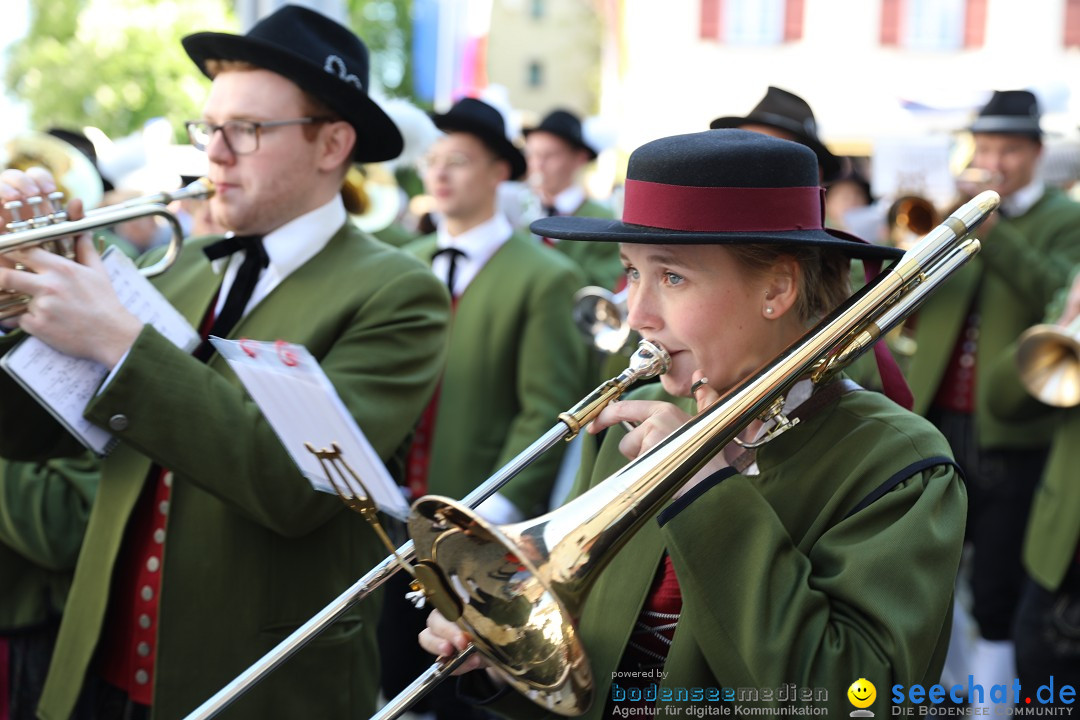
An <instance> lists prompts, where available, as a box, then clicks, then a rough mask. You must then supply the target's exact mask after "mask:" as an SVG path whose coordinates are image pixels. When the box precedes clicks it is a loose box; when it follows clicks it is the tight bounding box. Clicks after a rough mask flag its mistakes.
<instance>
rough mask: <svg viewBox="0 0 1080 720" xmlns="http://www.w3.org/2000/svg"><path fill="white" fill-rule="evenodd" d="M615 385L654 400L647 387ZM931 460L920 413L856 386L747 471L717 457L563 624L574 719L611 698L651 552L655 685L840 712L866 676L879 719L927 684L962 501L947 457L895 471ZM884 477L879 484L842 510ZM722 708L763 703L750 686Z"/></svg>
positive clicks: (512, 697) (596, 712) (587, 474)
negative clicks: (665, 618)
mask: <svg viewBox="0 0 1080 720" xmlns="http://www.w3.org/2000/svg"><path fill="white" fill-rule="evenodd" d="M633 396H634V397H637V398H645V399H663V400H669V401H670V400H671V397H670V396H668V395H666V393H664V392H663V390H662V389H661V388H659V387H658V386H649V387H647V388H643V389H641V390H639V391H636V392H635V393H634V394H633ZM677 402H678V403H679V404H681V405H682V406H683V408H684V409H688V405H689V404H690V403H689V401H687V400H685V399H681V400H678V401H677ZM622 435H623V431H622V429H621V428H620V427H617V426H616V427H613V428H610V429H608V431H607V436H606V437H605V438H604V442H603V445H602V447H601V448H600V449H599V453H598V454H596V453H587V454H586V457H585V459H584V465H583V468H582V475H580V476H579V479H578V486H577V487H576V488H575V493H574V494H578V493H580V492H581V491H582V490H584V489H585V488H587V487H591V486H595V485H596V484H597V483H599V482H601V481H602V480H604V479H605V478H607V477H609V476H610V475H611V474H612V473H613V472H615V471H616V470H617V469H618V468H619V467H621V466H622V465H624V464H625V462H626V460H625V458H623V457H622V455H620V454H619V452H618V448H617V446H618V442H619V440H620V439H621V437H622ZM948 457H950V455H949V447H948V444H947V443H946V442H945V439H944V438H943V437H942V436H941V434H940V433H938V432H937V430H936V429H934V428H933V427H932V426H931V425H930V424H929V423H927V422H926V421H925V420H923V419H921V418H919V417H918V416H916V415H913V414H911V413H908V412H906V411H904V410H902V409H900V408H899V407H898V406H897V405H896V404H895V403H893V402H892V401H890V400H888V399H886V398H885V397H884V396H882V395H879V394H878V393H875V392H870V391H860V392H855V393H850V394H848V395H844V396H842V397H841V398H839V399H838V400H835V401H833V402H832V403H831V404H828V405H826V406H825V407H824V408H823V409H822V410H820V411H819V412H817V413H815V414H813V415H811V416H809V417H807V418H804V419H803V420H802V422H801V423H800V425H799V426H798V427H796V428H793V429H792V430H790V431H788V432H787V433H785V434H783V435H781V436H779V437H778V438H777V439H775V440H774V441H772V442H770V443H769V444H767V445H765V446H764V447H763V448H762V449H760V450H759V451H758V455H757V462H758V465H759V468H760V471H761V472H760V474H759V475H757V476H744V475H739V474H735V473H734V471H733V470H730V469H729V470H726V471H724V472H722V473H717V474H716V475H714V476H713V477H712V478H710V479H708V480H706V481H704V482H703V483H701V484H700V485H699V486H698V487H696V488H694V489H693V490H691V491H690V492H688V493H687V494H686V495H684V496H683V497H681V498H679V499H677V500H675V501H672V502H670V503H669V504H668V505H667V507H666V508H665V509H664V510H662V511H661V512H660V514H659V515H658V516H657V518H656V519H655V520H653V521H650V522H648V523H646V525H645V526H644V528H643V529H642V530H641V531H640V532H638V533H637V534H636V535H635V536H633V538H632V539H631V540H630V541H629V543H628V544H627V545H626V546H625V547H624V548H623V549H622V550H621V551H620V552H619V553H618V554H617V555H616V556H615V557H614V559H613V560H612V562H611V564H610V565H609V566H608V567H607V568H606V569H605V570H604V571H603V572H602V573H601V575H600V577H599V579H598V580H597V583H596V585H595V587H594V588H593V589H592V591H591V592H590V593H589V595H588V599H587V601H586V604H585V608H584V611H583V614H582V617H581V620H580V622H579V623H578V629H579V630H580V633H581V638H582V641H583V643H584V646H585V649H586V652H587V653H588V657H589V662H590V666H591V669H592V673H593V680H594V682H595V696H594V700H593V704H592V707H591V708H590V709H589V711H588V712H587V713H586V714H585V715H584V716H583V717H585V718H589V719H595V718H599V717H600V716H601V714H602V712H603V710H604V705H605V702H606V701H607V699H608V698H609V697H611V694H612V682H613V679H612V672H613V671H614V670H615V669H616V668H617V667H618V664H619V660H620V658H621V657H622V655H623V652H624V650H625V648H626V645H627V642H628V639H629V637H630V632H631V630H632V629H633V627H634V623H635V620H636V619H637V617H638V615H639V613H640V610H641V608H642V605H643V603H644V601H645V599H646V596H647V594H648V592H649V588H650V586H651V584H652V582H653V578H654V577H655V575H656V572H657V569H658V567H659V564H660V562H661V560H662V558H663V555H664V553H665V551H666V552H668V553H669V554H670V555H671V558H672V563H673V565H674V568H675V572H676V575H677V577H678V579H679V585H680V588H681V592H682V598H683V606H682V612H681V616H680V618H679V621H678V626H677V628H676V631H675V636H674V639H673V642H672V644H671V648H670V651H669V654H668V657H667V661H666V664H665V665H664V672H665V673H667V677H666V678H665V679H663V680H662V681H661V682H660V684H661V686H662V687H669V688H673V689H674V688H692V687H699V688H710V687H714V688H720V687H724V688H735V689H747V690H749V689H757V690H758V691H759V693H760V692H761V691H764V690H765V689H770V690H772V691H773V693H774V698H775V697H777V695H778V694H779V693H778V692H777V689H779V688H782V687H787V686H789V685H790V684H791V683H794V684H795V685H796V686H797V688H798V689H799V691H800V692H802V691H803V690H804V689H807V690H813V691H814V692H815V693H817V692H818V690H819V689H820V690H824V691H825V694H826V695H827V700H825V701H821V702H816V703H813V705H814V706H815V707H822V706H823V705H824V706H826V707H827V713H828V715H829V716H830V717H840V716H843V717H847V715H848V713H849V712H850V711H851V710H852V709H853V708H852V706H851V704H850V703H849V701H848V699H847V695H846V693H847V689H848V687H849V686H850V685H851V684H852V683H853V682H854V681H855V680H857V679H859V678H866V679H867V680H869V681H870V682H872V683H874V685H875V686H876V687H877V698H878V699H877V701H876V702H875V703H874V705H873V706H872V707H871V708H870V709H871V710H873V711H874V712H875V713H876V716H877V717H879V718H880V717H887V716H888V715H889V713H890V709H889V706H890V692H889V688H890V687H891V686H892V685H893V684H895V683H902V684H905V685H910V684H912V683H923V684H931V683H935V682H937V681H938V679H939V676H940V673H941V668H942V666H943V664H944V661H945V652H946V649H947V646H948V641H949V632H950V628H951V611H952V587H953V580H954V578H955V575H956V571H957V567H958V565H959V561H960V551H961V545H962V543H963V534H964V520H965V516H966V508H967V500H966V494H965V490H964V486H963V483H962V482H961V479H960V477H959V475H958V474H957V472H956V471H955V468H954V466H952V465H951V464H948V463H947V461H945V462H941V463H937V462H934V463H933V464H932V465H931V466H930V467H927V468H926V469H924V470H922V471H921V472H920V471H914V472H912V471H910V470H909V466H912V465H913V464H914V463H918V462H920V461H922V460H924V459H928V458H948ZM901 472H903V473H904V475H902V477H906V479H905V480H903V481H902V482H901V483H900V484H899V485H898V486H896V487H895V489H893V490H892V491H891V492H888V493H886V494H885V495H883V496H882V497H880V498H879V499H877V500H876V501H874V502H872V503H871V504H870V505H869V506H868V507H865V508H863V509H861V510H859V511H857V512H855V513H854V514H852V515H850V516H849V513H851V512H852V510H853V509H854V508H855V507H856V506H857V505H858V504H859V503H860V502H861V501H863V500H864V499H865V498H867V496H868V495H870V493H872V492H873V491H874V490H875V489H877V488H878V487H880V486H881V485H882V483H884V482H885V481H886V480H887V479H889V478H891V477H892V476H894V475H896V474H897V473H901ZM909 472H910V475H908V474H907V473H909ZM671 704H672V705H674V706H676V707H679V706H682V707H683V708H685V707H686V706H687V705H688V704H689V703H687V702H682V703H671ZM717 704H718V703H716V702H713V703H711V705H713V706H714V709H715V706H716V705H717ZM739 704H741V705H744V706H747V705H749V706H756V707H764V706H768V705H771V704H773V703H770V702H767V701H765V700H761V699H760V695H759V700H758V701H757V702H742V703H739ZM493 706H496V707H498V708H499V709H500V711H504V710H505V711H507V712H506V714H507V716H508V717H514V718H518V717H529V716H535V715H538V713H537V711H536V710H537V708H536V706H534V705H532V703H530V702H529V701H528V700H525V699H524V698H522V697H520V696H518V695H516V694H514V693H509V692H504V693H503V696H502V697H500V698H499V699H498V700H496V701H495V702H494V703H493ZM675 712H676V714H678V713H679V711H675ZM661 714H663V711H661ZM683 714H685V713H683Z"/></svg>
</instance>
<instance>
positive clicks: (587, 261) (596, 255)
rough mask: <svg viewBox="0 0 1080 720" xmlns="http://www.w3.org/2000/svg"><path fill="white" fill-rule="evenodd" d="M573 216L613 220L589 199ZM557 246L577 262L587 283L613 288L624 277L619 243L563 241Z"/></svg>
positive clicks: (606, 209) (605, 210)
mask: <svg viewBox="0 0 1080 720" xmlns="http://www.w3.org/2000/svg"><path fill="white" fill-rule="evenodd" d="M574 217H589V218H604V219H608V220H610V219H612V218H614V214H613V213H612V212H611V210H609V209H608V208H606V207H604V206H603V205H601V204H600V203H598V202H596V201H594V200H586V201H585V202H584V203H582V204H581V207H579V208H578V209H577V210H576V211H575V212H574ZM555 249H556V250H558V251H559V252H561V253H562V254H563V255H566V256H567V257H568V258H570V259H571V260H573V261H574V262H575V263H577V266H578V267H579V268H581V271H582V272H583V273H585V280H586V283H587V284H589V285H597V286H599V287H602V288H604V289H605V290H614V289H615V286H616V285H617V284H618V282H619V279H620V278H621V277H622V276H623V272H624V270H623V265H622V260H620V259H619V243H615V242H592V241H587V242H585V241H575V240H561V241H559V242H557V243H555Z"/></svg>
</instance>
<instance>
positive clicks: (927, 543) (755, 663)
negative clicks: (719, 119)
mask: <svg viewBox="0 0 1080 720" xmlns="http://www.w3.org/2000/svg"><path fill="white" fill-rule="evenodd" d="M817 178H818V169H817V161H816V159H815V157H814V154H813V153H812V152H811V151H810V150H808V149H806V148H805V147H803V146H801V145H798V144H795V143H792V142H787V141H783V140H777V139H774V138H769V137H765V136H762V135H758V134H755V133H750V132H744V131H740V130H717V131H710V132H704V133H698V134H693V135H683V136H676V137H670V138H664V139H661V140H657V141H655V142H652V143H649V144H647V145H645V146H643V147H641V148H639V149H638V150H636V151H635V152H634V153H633V155H631V158H630V164H629V168H628V180H627V186H626V202H625V210H624V217H623V221H622V222H619V221H611V220H593V219H585V218H549V219H546V220H541V221H538V222H537V223H535V224H534V225H533V231H534V232H536V233H538V234H541V235H544V236H546V237H557V238H561V239H564V240H580V241H609V242H610V241H618V242H620V243H621V254H622V261H623V264H624V266H625V267H626V274H627V280H628V283H629V288H630V295H629V322H630V324H631V325H632V326H633V327H634V329H635V330H637V331H638V332H639V333H640V334H641V335H642V337H644V338H646V339H649V340H653V341H656V342H658V343H660V344H662V345H663V346H664V347H665V348H666V349H667V350H668V351H669V352H670V354H671V363H672V365H671V369H670V371H669V372H668V373H667V374H666V375H664V376H663V377H662V378H661V385H662V387H657V386H650V387H648V388H646V389H642V390H640V391H638V392H637V393H634V394H633V395H632V396H631V398H630V399H628V400H626V401H624V402H620V403H616V404H613V405H610V406H608V407H607V408H606V409H605V410H604V411H603V412H602V413H601V414H600V416H599V417H598V418H597V420H596V421H595V422H594V423H593V425H592V427H591V429H590V432H592V433H594V434H596V433H599V432H600V431H606V432H604V437H603V442H602V444H601V446H600V447H599V449H598V450H597V451H595V452H587V453H586V457H585V467H583V469H582V472H581V474H580V475H579V480H578V485H577V487H576V488H575V494H577V493H581V492H583V491H584V490H586V489H588V488H589V487H591V486H593V485H594V484H596V483H598V482H600V481H601V480H603V479H604V478H607V477H608V476H609V475H611V474H612V473H613V472H614V471H616V470H618V469H619V468H620V467H621V466H622V465H624V464H625V463H626V461H627V458H630V459H633V458H636V457H637V456H638V455H639V454H641V453H643V452H645V451H646V450H648V449H649V448H651V447H652V446H654V445H655V444H656V443H658V442H659V441H660V440H662V439H663V438H665V437H666V436H668V435H669V434H670V433H671V432H672V431H673V430H675V429H676V428H677V427H679V426H680V425H682V424H683V422H685V421H686V420H687V419H688V418H689V417H690V413H692V412H694V411H695V410H697V409H702V408H705V407H706V406H708V405H710V404H712V403H713V402H714V401H715V400H716V399H717V398H718V397H719V396H721V395H723V394H724V393H725V392H727V391H728V390H729V389H731V388H732V387H734V386H735V385H737V384H738V383H739V382H740V381H742V380H743V379H745V378H747V377H748V376H750V375H752V374H754V373H755V372H756V371H757V370H758V369H759V368H760V367H761V366H762V365H763V364H765V363H766V362H767V361H769V360H770V359H771V358H773V357H774V356H776V355H778V354H780V353H781V352H782V351H783V350H784V349H785V348H787V347H788V346H789V345H791V344H792V343H793V342H795V341H796V340H798V339H799V338H800V337H801V336H802V335H803V334H804V333H805V332H806V330H807V328H808V327H811V326H812V325H813V324H814V323H815V322H816V321H817V320H818V319H820V318H821V317H823V316H824V315H826V314H828V313H829V312H830V311H831V310H832V309H833V308H835V307H836V306H837V305H838V304H840V303H841V302H842V301H843V300H844V299H845V298H846V296H847V295H848V294H849V292H850V290H849V287H848V280H847V278H848V261H849V259H850V258H853V257H855V258H861V259H864V260H868V261H873V260H880V259H887V258H891V257H895V256H896V255H895V254H894V252H893V251H892V250H890V249H887V248H883V247H878V246H872V245H867V244H865V243H863V242H861V241H858V240H857V238H854V237H852V236H849V235H845V234H842V233H837V232H833V231H826V230H824V229H823V228H822V211H821V196H820V189H819V188H818V180H817ZM785 413H787V414H788V416H789V417H791V416H796V417H798V418H799V424H798V425H796V426H795V427H793V428H792V429H790V430H789V431H787V432H784V433H783V434H779V435H777V436H776V437H775V439H772V440H771V441H769V442H767V443H766V444H764V445H761V446H760V447H759V448H757V449H756V450H745V449H744V448H743V447H740V446H739V445H737V444H731V445H729V446H728V447H726V448H725V449H724V450H723V451H722V452H721V453H720V454H718V455H717V456H716V457H715V458H714V459H713V460H712V461H711V463H710V465H709V466H707V467H706V468H705V469H704V470H702V471H701V472H699V473H698V474H697V475H696V476H695V477H694V478H693V479H691V480H690V481H689V482H688V483H686V485H685V486H684V487H683V488H682V489H681V490H680V491H679V493H678V494H677V495H676V497H675V499H673V500H672V501H671V502H670V503H669V504H668V505H667V506H666V507H665V508H664V509H663V510H662V511H661V512H660V514H659V515H658V516H657V517H656V518H655V520H654V521H650V522H648V523H646V525H645V527H644V528H643V529H642V530H641V531H640V532H638V533H637V534H636V535H634V536H633V537H632V538H631V539H630V541H629V542H628V544H627V546H626V547H624V548H623V549H622V551H621V552H619V553H618V555H616V556H615V558H614V559H613V560H612V561H611V563H610V565H608V567H607V568H606V570H604V571H603V573H602V574H601V575H600V577H599V579H598V580H597V582H596V585H595V587H594V588H593V590H592V592H591V594H590V595H589V597H588V600H587V601H586V604H585V607H584V611H583V615H582V617H581V619H580V622H579V624H578V630H579V632H580V634H581V637H582V640H583V643H584V646H585V648H586V651H587V653H588V657H589V661H590V664H591V667H592V675H593V678H594V681H595V688H594V690H595V698H596V700H595V701H594V702H593V704H592V707H591V708H590V709H589V711H588V713H587V715H586V717H590V718H598V717H605V716H611V715H625V714H626V713H625V712H624V709H625V708H627V707H628V705H629V704H630V703H629V701H630V699H632V698H634V697H641V698H645V699H644V700H643V701H642V702H643V703H644V704H646V705H649V706H652V705H660V704H668V705H674V706H676V707H678V706H680V705H681V706H683V707H686V706H689V705H714V706H716V705H720V704H722V703H723V702H725V701H730V702H734V703H737V704H741V705H744V706H759V707H762V708H776V707H777V706H787V705H794V706H801V707H803V708H806V709H804V710H803V711H802V712H814V711H813V708H814V707H816V708H820V709H821V711H820V712H819V713H818V714H824V713H828V714H830V715H832V714H833V713H837V714H845V715H846V714H848V713H849V712H850V711H852V710H853V709H858V710H864V709H866V710H869V711H873V712H875V713H877V714H878V717H881V716H882V715H887V714H888V712H889V709H888V708H889V704H890V700H891V697H892V696H893V695H894V694H895V693H896V692H904V690H899V691H898V690H897V689H896V688H895V686H897V685H899V686H903V687H904V688H905V689H906V688H907V687H909V686H911V685H914V684H922V685H924V686H928V685H933V684H934V683H937V682H938V681H939V678H940V673H941V668H942V665H943V662H944V658H945V651H946V648H947V644H948V638H949V630H950V619H951V607H952V586H953V578H954V576H955V574H956V570H957V565H958V563H959V559H960V549H961V543H962V540H963V526H964V517H965V512H966V499H965V493H964V488H963V485H962V481H961V477H960V475H959V473H958V471H957V468H956V466H955V465H954V464H953V462H952V460H951V456H950V454H949V448H948V445H947V444H946V443H945V441H944V439H943V438H942V437H941V435H940V434H939V433H938V432H937V431H936V430H935V429H934V428H933V427H932V426H931V425H929V424H928V423H927V422H925V421H924V420H922V419H921V418H919V417H917V416H915V415H913V414H912V413H910V412H908V411H906V410H904V409H903V408H901V407H900V406H899V405H897V404H896V403H895V402H893V401H892V400H890V399H889V398H887V397H885V396H883V395H880V394H878V393H874V392H869V391H864V390H861V389H860V388H858V387H857V386H854V387H853V384H852V383H850V382H848V381H846V380H845V379H844V378H843V377H842V376H841V377H840V378H839V379H836V380H833V381H831V382H827V383H825V384H823V385H821V386H819V387H815V386H813V384H812V383H811V382H810V381H809V380H800V381H799V382H798V383H797V384H795V385H794V387H793V388H792V390H791V392H789V393H788V395H787V398H786V405H785ZM623 421H629V422H630V423H632V424H634V425H636V427H634V429H633V430H631V431H629V432H627V431H626V430H625V429H624V427H623V425H622V424H621V423H622V422H623ZM767 431H768V427H767V426H763V425H762V423H761V422H758V421H755V422H753V423H751V424H750V425H749V426H748V427H747V428H746V429H745V431H744V432H743V433H742V435H741V439H742V440H743V441H746V442H750V441H754V440H756V439H759V438H762V437H763V436H764V435H765V434H766V433H767ZM420 642H421V645H422V646H423V647H424V648H425V649H427V650H428V651H429V652H432V653H434V654H438V655H446V654H449V653H451V652H452V651H453V650H454V649H461V648H462V647H464V646H465V644H466V643H467V642H468V637H467V636H466V634H465V633H463V632H462V631H461V630H460V629H459V628H458V626H457V625H455V624H453V623H449V622H447V621H446V620H445V619H444V618H443V617H442V616H441V615H439V614H438V613H437V612H436V613H433V614H432V616H431V617H430V619H429V621H428V629H427V630H425V631H424V632H423V633H422V634H421V636H420ZM481 664H482V661H480V660H476V659H471V660H469V661H468V662H467V663H466V665H464V666H463V667H464V668H465V669H466V670H470V669H475V668H477V667H479V666H480V665H481ZM489 675H490V677H489ZM866 681H869V682H868V683H867V682H866ZM853 684H854V685H857V687H856V688H852V692H853V694H851V695H849V694H848V690H849V688H851V687H852V686H853ZM869 684H872V685H873V686H875V687H876V696H875V695H874V694H872V693H869V692H868V688H867V685H869ZM683 689H686V690H692V689H700V690H702V692H700V693H693V694H687V695H684V694H682V691H683ZM462 691H463V692H464V693H465V694H468V695H471V696H473V697H474V698H475V699H477V701H478V702H481V703H482V704H486V705H489V706H490V707H491V709H493V710H497V711H499V712H501V713H505V714H507V715H508V716H510V717H527V716H531V715H535V714H539V713H540V712H541V711H540V710H539V708H536V707H535V706H532V704H531V703H530V702H529V701H528V700H526V699H524V698H523V697H521V696H518V695H516V694H515V693H511V692H507V691H506V690H505V689H504V688H500V687H499V682H498V676H497V675H495V674H485V673H470V674H469V675H467V676H466V677H465V678H463V680H462ZM655 698H659V700H656V699H655ZM665 698H666V699H667V700H666V701H665ZM953 699H954V700H956V699H957V698H953ZM853 706H854V707H853ZM649 711H653V712H657V713H659V712H662V711H661V710H660V709H659V707H656V708H651V707H650V708H649V710H647V711H640V710H639V711H638V712H639V713H644V714H651V712H649ZM766 711H767V710H766ZM795 711H796V712H799V710H797V709H796V710H795ZM681 712H682V711H681V710H676V711H674V712H671V713H670V714H681ZM788 712H791V710H788ZM863 714H869V713H868V712H867V713H863Z"/></svg>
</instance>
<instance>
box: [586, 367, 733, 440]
mask: <svg viewBox="0 0 1080 720" xmlns="http://www.w3.org/2000/svg"><path fill="white" fill-rule="evenodd" d="M693 380H694V384H695V386H696V387H694V398H695V399H696V400H697V408H698V412H701V411H702V410H704V409H705V408H707V407H709V406H710V405H712V404H713V403H714V402H716V401H717V400H718V399H719V398H720V395H719V394H718V393H717V392H716V391H715V390H713V389H712V388H711V387H709V384H708V380H705V379H704V377H703V375H702V373H701V371H699V370H695V371H694V375H693ZM702 381H703V382H702ZM689 419H690V415H688V414H687V413H685V412H683V411H682V409H680V408H679V407H677V406H675V405H672V404H671V403H668V402H663V401H660V400H625V401H622V402H613V403H609V404H608V406H607V407H606V408H604V409H603V410H602V411H600V414H599V415H597V416H596V419H595V420H593V421H592V423H591V424H590V425H589V428H588V431H589V432H590V433H591V434H593V435H595V434H597V433H598V432H600V431H601V430H604V429H605V428H609V427H611V426H612V425H616V424H618V423H621V422H628V423H630V424H631V425H633V426H634V429H633V430H631V431H630V432H628V433H627V434H626V435H625V436H624V437H623V439H622V440H621V441H620V442H619V452H621V453H622V454H623V455H625V456H626V457H627V458H629V459H630V460H635V459H637V457H638V456H639V455H641V454H642V453H644V452H647V451H648V450H650V449H651V448H653V447H655V446H656V444H657V443H659V442H661V441H662V440H664V438H666V437H667V436H669V435H671V433H673V432H675V431H676V430H677V429H679V428H680V427H682V426H683V425H684V424H685V423H686V421H687V420H689Z"/></svg>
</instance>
